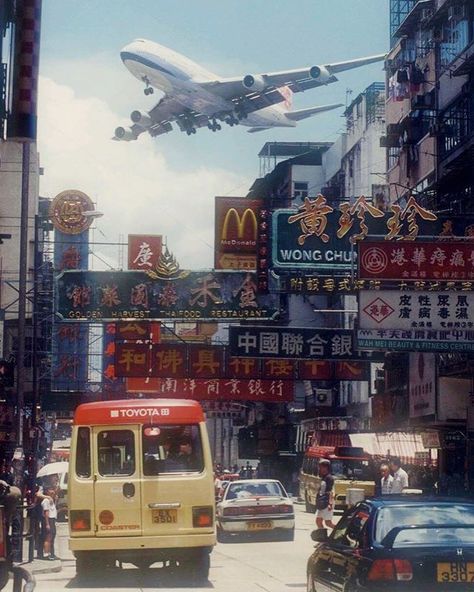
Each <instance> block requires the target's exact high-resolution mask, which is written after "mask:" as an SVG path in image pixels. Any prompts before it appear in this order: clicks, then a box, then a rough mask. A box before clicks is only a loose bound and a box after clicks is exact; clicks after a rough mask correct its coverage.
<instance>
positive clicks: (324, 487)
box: [316, 458, 336, 528]
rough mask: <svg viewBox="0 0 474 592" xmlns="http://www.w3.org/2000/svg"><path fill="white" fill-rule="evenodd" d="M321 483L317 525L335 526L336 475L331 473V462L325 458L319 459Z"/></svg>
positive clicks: (319, 526) (317, 497) (317, 502)
mask: <svg viewBox="0 0 474 592" xmlns="http://www.w3.org/2000/svg"><path fill="white" fill-rule="evenodd" d="M319 476H320V477H321V485H320V486H319V491H318V495H317V496H316V526H317V527H318V528H324V525H326V527H327V528H335V527H336V525H335V524H334V522H333V516H334V477H333V476H332V475H331V462H330V461H329V460H327V459H325V458H323V459H321V460H320V461H319Z"/></svg>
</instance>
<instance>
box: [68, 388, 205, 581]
mask: <svg viewBox="0 0 474 592" xmlns="http://www.w3.org/2000/svg"><path fill="white" fill-rule="evenodd" d="M68 494H69V533H70V537H69V545H70V549H71V550H72V551H73V553H74V555H75V557H76V569H77V574H78V576H81V575H84V574H85V573H86V572H87V573H91V571H92V570H94V568H97V569H103V568H104V567H106V566H115V564H116V563H117V561H118V562H119V563H120V564H122V563H132V564H134V565H136V566H137V567H139V568H141V569H146V568H148V567H150V566H151V565H152V564H154V563H156V562H161V563H162V565H163V566H167V565H171V566H173V567H175V566H179V567H180V569H181V568H182V569H184V570H186V571H187V573H189V575H191V576H192V577H193V578H195V579H207V577H208V574H209V565H210V553H211V551H212V548H213V546H214V545H215V542H216V533H215V504H214V476H213V466H212V459H211V451H210V446H209V438H208V435H207V430H206V424H205V417H204V413H203V411H202V408H201V406H200V405H199V404H198V403H196V402H195V401H187V400H165V399H134V400H121V401H104V402H95V403H86V404H84V405H80V406H79V407H78V408H77V409H76V412H75V416H74V425H73V433H72V445H71V459H70V470H69V491H68Z"/></svg>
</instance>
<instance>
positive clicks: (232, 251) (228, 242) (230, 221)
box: [214, 197, 262, 270]
mask: <svg viewBox="0 0 474 592" xmlns="http://www.w3.org/2000/svg"><path fill="white" fill-rule="evenodd" d="M215 203H216V206H215V243H214V244H215V249H214V253H215V264H214V266H215V268H216V269H248V270H255V269H256V268H257V237H258V214H259V210H260V208H261V206H262V201H261V200H259V199H247V198H245V197H216V202H215Z"/></svg>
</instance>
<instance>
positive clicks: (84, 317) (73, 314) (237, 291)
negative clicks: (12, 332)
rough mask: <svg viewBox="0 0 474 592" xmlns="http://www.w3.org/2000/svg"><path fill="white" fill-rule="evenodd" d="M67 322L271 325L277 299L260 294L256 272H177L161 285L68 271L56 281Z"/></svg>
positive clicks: (115, 274) (127, 274) (155, 280)
mask: <svg viewBox="0 0 474 592" xmlns="http://www.w3.org/2000/svg"><path fill="white" fill-rule="evenodd" d="M56 302H57V314H58V316H59V317H60V318H61V319H63V320H71V321H91V322H93V321H112V320H117V319H155V320H168V319H170V320H192V319H199V320H201V321H209V320H213V321H216V320H220V321H227V322H230V321H241V320H245V319H256V320H263V319H266V320H272V319H275V318H277V317H278V315H279V312H280V310H279V300H278V297H277V296H271V295H265V296H262V295H260V294H257V278H256V274H255V273H253V272H240V271H213V270H211V271H179V274H178V275H177V276H176V277H173V278H169V279H162V278H160V277H157V274H155V273H153V272H145V271H65V272H63V273H62V274H61V275H59V276H58V277H57V278H56Z"/></svg>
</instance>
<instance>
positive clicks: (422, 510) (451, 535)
mask: <svg viewBox="0 0 474 592" xmlns="http://www.w3.org/2000/svg"><path fill="white" fill-rule="evenodd" d="M457 524H459V525H460V526H459V528H456V527H453V528H446V526H449V525H457ZM399 526H429V527H430V528H421V529H407V530H402V531H400V533H399V534H398V535H397V536H396V538H395V540H394V544H393V546H394V547H397V546H407V545H424V544H430V545H444V544H449V543H453V544H457V543H469V544H474V505H472V506H470V505H462V504H452V505H449V506H448V505H433V506H428V505H413V506H395V507H386V508H382V509H380V510H379V512H378V513H377V520H376V527H375V539H376V541H378V542H382V541H383V540H384V538H385V537H386V536H387V535H388V534H389V533H390V531H392V529H394V528H396V527H399ZM433 526H436V527H443V528H433ZM468 526H472V528H469V527H468Z"/></svg>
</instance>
